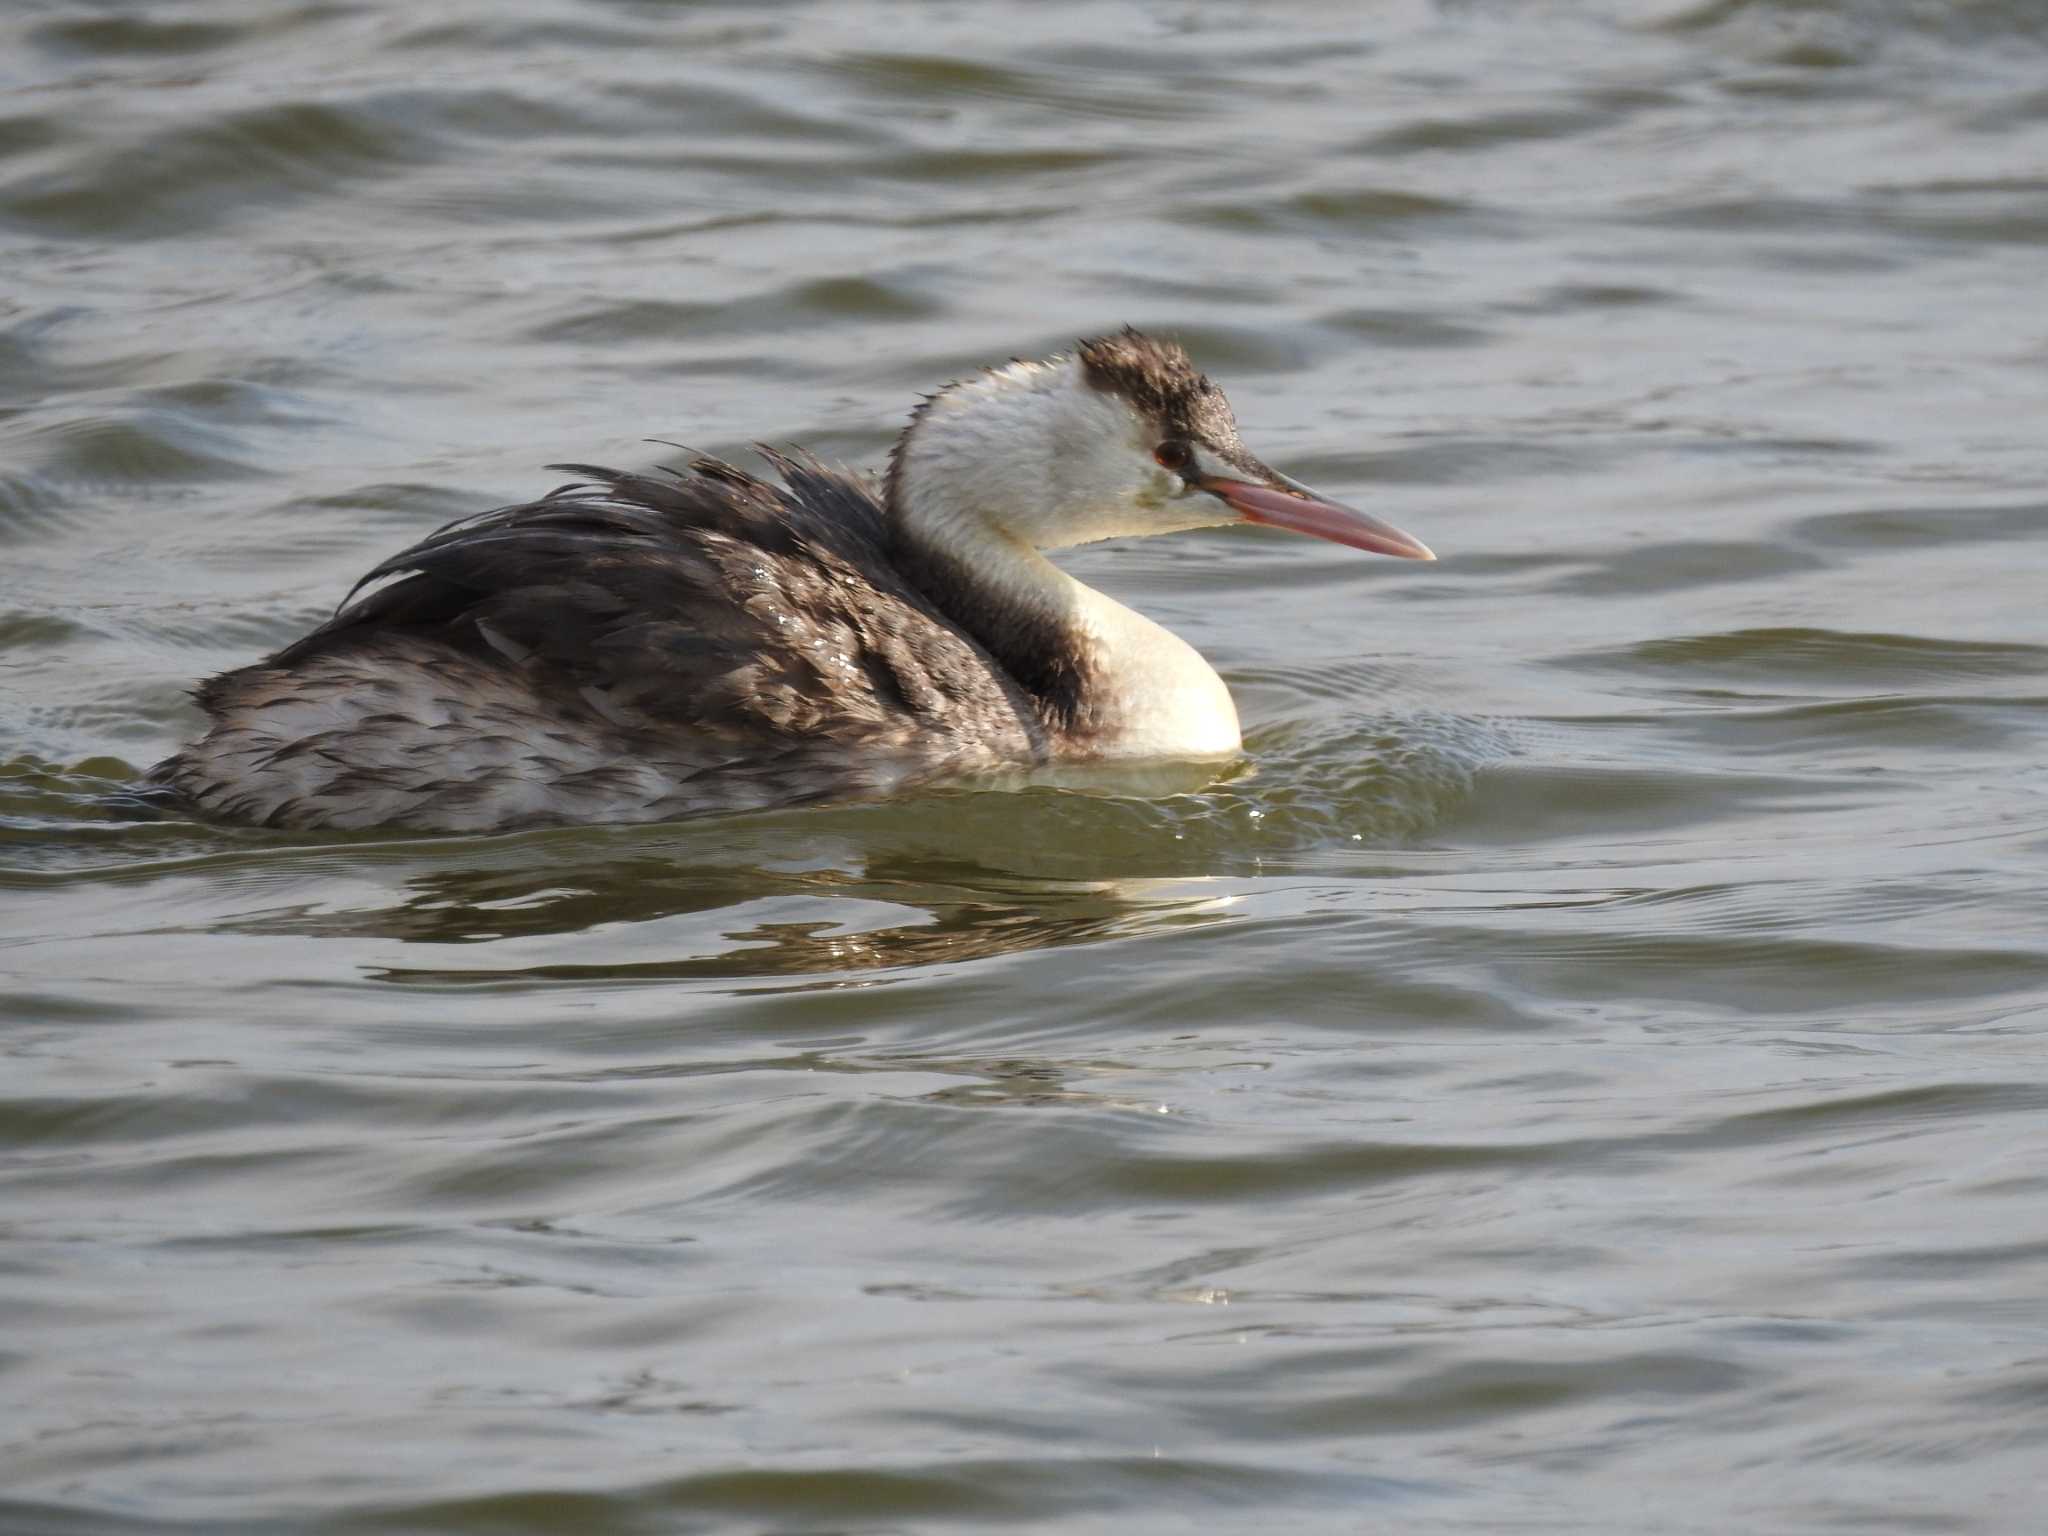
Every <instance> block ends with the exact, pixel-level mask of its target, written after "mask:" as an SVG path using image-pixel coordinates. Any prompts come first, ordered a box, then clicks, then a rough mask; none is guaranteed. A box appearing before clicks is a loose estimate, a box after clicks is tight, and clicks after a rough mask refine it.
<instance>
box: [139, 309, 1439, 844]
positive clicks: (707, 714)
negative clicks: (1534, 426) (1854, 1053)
mask: <svg viewBox="0 0 2048 1536" xmlns="http://www.w3.org/2000/svg"><path fill="white" fill-rule="evenodd" d="M761 452H762V454H763V456H764V457H765V458H766V459H767V461H768V462H769V463H770V464H771V465H772V466H773V468H774V470H775V472H776V474H777V476H778V477H779V480H780V483H779V484H778V483H775V482H774V481H771V480H767V479H762V478H759V477H757V476H754V475H750V474H747V473H745V472H744V471H742V470H740V469H737V468H735V467H733V466H732V465H730V464H726V463H723V462H721V461H718V460H716V459H711V458H698V459H695V460H694V461H692V462H691V463H690V464H689V465H688V466H687V468H686V469H684V470H681V471H660V472H655V473H649V474H639V473H628V472H622V471H618V470H610V469H600V468H596V467H593V466H588V465H574V464H567V465H556V466H554V468H556V469H558V470H560V471H562V472H564V473H568V474H573V475H575V476H576V477H577V479H576V480H575V482H573V483H571V484H569V485H565V486H563V487H561V488H560V489H558V490H556V491H554V492H552V493H551V494H549V495H547V496H544V497H542V498H541V499H540V500H538V501H532V502H525V503H522V504H520V505H517V506H509V507H501V508H498V509H497V510H495V511H491V512H485V513H482V514H480V515H477V516H473V517H468V518H463V519H460V520H458V521H456V522H453V523H450V524H449V525H447V526H446V527H444V528H442V529H441V530H439V531H438V532H436V533H433V534H430V535H429V536H428V537H426V538H425V539H422V540H421V541H420V542H419V543H417V544H415V545H413V546H412V547H411V548H410V549H407V550H404V551H401V552H400V553H398V554H396V555H393V556H392V557H391V558H390V559H388V560H385V561H383V562H382V563H381V564H379V565H378V566H376V567H375V568H374V569H372V570H371V571H370V572H369V573H368V574H367V575H366V576H365V577H363V579H362V581H360V582H358V583H357V585H356V587H355V589H354V590H352V591H351V592H350V593H349V595H348V597H347V598H345V599H344V601H343V606H342V607H341V608H340V609H339V611H338V612H336V614H335V615H334V617H332V618H331V619H329V620H328V621H327V622H326V623H324V624H322V625H321V626H320V627H319V628H317V629H315V630H314V631H312V632H311V633H310V634H308V635H306V636H305V637H304V638H302V639H299V640H296V641H294V642H293V643H292V644H290V645H287V646H285V647H284V648H283V649H282V650H280V651H278V652H277V653H275V654H274V655H272V656H270V657H268V658H267V659H265V660H263V661H260V662H257V663H255V664H254V665H252V666H246V667H243V668H240V669H239V670H236V671H232V672H227V673H224V674H222V675H220V676H218V677H215V678H213V679H211V680H210V681H208V682H206V683H204V684H203V685H202V686H201V687H200V688H199V689H198V690H197V691H196V694H195V697H196V698H197V700H198V702H199V704H200V706H201V708H202V709H203V710H204V711H205V713H206V715H207V716H208V719H209V724H208V727H207V729H206V731H205V733H204V734H203V735H202V736H200V737H199V739H198V740H196V741H193V742H191V743H190V744H189V745H187V746H185V747H184V748H183V749H182V750H180V751H179V752H177V753H176V754H175V755H173V756H172V757H169V758H167V759H166V760H164V761H163V762H162V763H159V764H158V765H157V766H156V767H155V768H154V769H152V770H151V772H150V775H149V780H148V782H149V785H150V786H151V788H152V790H153V792H154V793H155V794H156V795H157V796H158V797H159V798H161V799H164V800H168V801H170V802H172V803H174V804H176V805H179V806H181V807H182V808H183V809H184V810H186V811H187V812H189V813H191V814H195V815H197V816H200V817H202V818H206V819H211V820H218V821H225V822H239V823H255V824H260V825H265V826H272V827H289V828H362V827H378V826H389V827H395V828H410V829H416V830H422V831H443V832H461V831H482V830H495V829H504V828H511V827H520V826H530V825H536V824H542V823H550V822H591V821H649V820H664V819H669V818H674V817H682V816H689V815H697V814H702V813H705V812H714V811H737V810H749V809H758V808H764V807H768V806H776V805H789V804H796V803H800V802H805V801H813V800H826V799H857V798H869V797H874V796H879V795H884V794H887V793H889V792H891V791H893V790H896V789H900V788H902V787H904V786H907V785H911V784H917V783H923V782H927V781H931V780H935V779H941V778H947V777H953V776H960V775H971V774H975V773H977V772H982V771H985V770H993V769H1001V768H1013V767H1017V766H1025V767H1034V766H1041V765H1050V764H1060V763H1069V762H1075V761H1107V760H1113V759H1144V758H1176V759H1205V758H1227V757H1229V756H1231V755H1233V754H1235V753H1237V752H1238V751H1239V750H1240V740H1239V735H1238V721H1237V711H1236V708H1235V707H1234V706H1233V704H1232V703H1231V698H1230V692H1229V690H1228V689H1227V688H1226V687H1225V686H1224V684H1223V680H1222V679H1221V678H1219V677H1218V676H1217V675H1216V673H1215V671H1214V669H1213V668H1211V667H1210V666H1209V664H1208V663H1207V662H1206V661H1204V660H1203V659H1202V658H1201V656H1200V655H1198V654H1197V653H1196V651H1195V649H1194V648H1193V647H1192V646H1190V645H1189V644H1187V642H1186V641H1184V640H1182V639H1180V638H1179V637H1178V636H1176V635H1174V634H1171V633H1169V632H1168V631H1167V630H1165V629H1163V628H1161V627H1160V626H1159V625H1157V624H1155V623H1153V622H1152V621H1151V620H1149V619H1147V618H1144V617H1143V616H1142V615H1140V614H1137V613H1135V612H1133V611H1132V610H1130V609H1129V608H1126V607H1124V606H1123V605H1122V604H1120V603H1118V602H1115V601H1113V600H1112V599H1110V598H1108V597H1106V596H1104V595H1103V594H1102V593H1100V592H1097V591H1095V590H1094V589H1093V588H1091V587H1088V586H1085V585H1083V584H1082V583H1081V582H1079V581H1077V580H1075V579H1074V578H1073V577H1072V576H1070V575H1068V574H1066V573H1065V572H1064V571H1062V570H1061V569H1060V568H1059V567H1058V566H1056V565H1055V564H1053V562H1052V561H1050V560H1048V559H1047V558H1046V556H1045V553H1044V552H1045V551H1047V550H1056V549H1064V548H1067V547H1069V546H1072V545H1076V544H1086V543H1090V542H1092V541H1095V540H1098V539H1114V538H1125V537H1130V536H1133V535H1139V534H1156V533H1173V532H1176V531H1179V530H1183V529H1189V528H1206V527H1211V526H1215V525H1219V524H1225V523H1237V522H1251V523H1264V524H1268V525H1271V526H1274V527H1278V528H1287V529H1293V530H1295V531H1297V532H1300V533H1307V534H1313V535H1315V536H1317V537H1319V538H1324V539H1330V540H1334V541H1335V542H1337V543H1339V544H1347V545H1351V546H1353V547H1355V548H1358V549H1363V550H1371V551H1376V552H1378V553H1380V554H1386V555H1399V556H1405V557H1407V558H1410V559H1417V560H1431V559H1434V558H1435V556H1434V555H1432V554H1431V553H1430V551H1429V550H1428V548H1427V547H1426V546H1424V545H1423V544H1422V543H1420V542H1419V541H1417V540H1416V539H1414V538H1412V537H1410V536H1409V535H1408V534H1405V533H1403V532H1401V531H1400V530H1399V529H1397V528H1394V527H1392V526H1390V525H1388V524H1386V523H1383V522H1381V521H1379V520H1378V519H1377V518H1374V517H1371V516H1368V515H1367V514H1366V513H1363V512H1359V511H1355V510H1353V509H1351V508H1348V507H1344V506H1340V505H1338V504H1337V503H1335V502H1332V501H1329V500H1326V499H1324V498H1323V497H1321V496H1319V495H1317V494H1316V493H1315V492H1313V491H1311V490H1309V489H1308V488H1307V487H1306V486H1303V485H1301V484H1299V483H1297V482H1296V481H1293V480H1290V479H1289V478H1288V477H1287V476H1285V475H1283V474H1280V473H1279V472H1278V471H1276V470H1273V469H1270V468H1268V467H1267V466H1266V465H1265V464H1263V463H1261V462H1260V461H1259V460H1258V459H1256V458H1254V457H1253V456H1252V454H1251V453H1250V451H1249V450H1247V449H1246V447H1245V445H1244V444H1243V442H1242V441H1240V439H1239V437H1238V432H1237V424H1236V420H1235V418H1234V416H1233V415H1232V412H1231V408H1230V404H1229V402H1228V401H1227V400H1226V399H1225V398H1224V395H1223V392H1222V390H1220V389H1219V388H1217V386H1216V385H1214V384H1213V383H1211V382H1210V381H1209V379H1208V378H1207V377H1206V376H1205V375H1203V374H1202V373H1201V372H1200V371H1198V370H1197V369H1196V367H1195V365H1194V364H1193V362H1191V361H1190V360H1189V358H1188V355H1187V353H1186V352H1185V351H1183V350H1182V349H1181V348H1180V347H1179V346H1177V345H1175V344H1173V343H1171V342H1166V341H1159V340H1155V339H1153V338H1152V337H1149V336H1146V335H1143V334H1141V333H1139V332H1137V331H1134V330H1128V329H1127V330H1125V331H1123V332H1121V333H1119V334H1115V335H1109V336H1102V337H1097V338H1095V339H1093V340H1088V341H1083V342H1081V343H1080V344H1079V345H1078V346H1077V347H1076V348H1075V349H1074V350H1073V351H1072V352H1069V353H1062V354H1059V355H1056V356H1053V357H1050V358H1047V359H1045V360H1043V361H1023V360H1013V361H1012V362H1010V363H1008V364H1007V365H1004V366H1001V367H995V368H990V369H986V370H984V371H983V372H981V373H980V374H977V375H975V376H973V377H971V378H966V379H962V380H959V381H957V382H955V383H952V384H949V385H947V386H946V387H944V388H943V389H941V390H939V391H938V392H937V393H935V394H932V395H929V396H926V397H925V399H924V401H923V403H922V404H921V405H919V406H918V407H917V408H916V410H915V411H914V412H912V414H911V417H910V421H909V424H908V425H907V426H906V427H905V428H904V430H903V433H902V435H901V437H900V438H899V439H898V440H897V442H896V445H895V448H894V449H893V451H892V452H891V454H890V456H889V463H888V469H887V473H886V475H885V477H884V478H883V479H882V480H881V481H880V482H879V484H877V483H875V482H871V481H870V480H868V479H866V478H864V477H860V476H857V475H854V474H850V473H847V472H845V471H842V470H839V469H834V468H828V467H826V466H825V465H823V464H821V463H820V462H818V461H817V460H815V459H813V458H811V457H808V456H806V455H801V454H796V453H781V452H777V451H775V450H771V449H766V448H764V449H762V450H761ZM393 578H395V579H393ZM380 582H382V583H385V584H383V585H375V584H376V583H380ZM365 586H369V587H371V590H370V591H369V592H367V593H366V594H364V595H362V596H357V593H359V592H362V589H363V588H364V587H365Z"/></svg>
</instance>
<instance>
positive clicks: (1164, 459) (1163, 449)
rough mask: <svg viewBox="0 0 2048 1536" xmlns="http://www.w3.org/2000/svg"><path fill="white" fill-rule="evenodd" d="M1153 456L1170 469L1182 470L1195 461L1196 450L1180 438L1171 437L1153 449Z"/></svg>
mask: <svg viewBox="0 0 2048 1536" xmlns="http://www.w3.org/2000/svg"><path fill="white" fill-rule="evenodd" d="M1152 457H1153V458H1155V459H1157V460H1158V461H1159V462H1160V463H1161V464H1162V465H1164V466H1165V467H1166V468H1168V469H1172V470H1182V469H1186V468H1187V467H1188V466H1189V465H1190V464H1192V463H1194V462H1195V450H1194V449H1192V448H1190V447H1189V446H1188V445H1187V444H1186V443H1184V442H1182V441H1181V440H1180V439H1179V438H1177V437H1171V438H1168V439H1167V440H1166V441H1165V442H1163V443H1161V444H1160V445H1159V446H1158V447H1157V448H1154V449H1153V450H1152Z"/></svg>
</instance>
